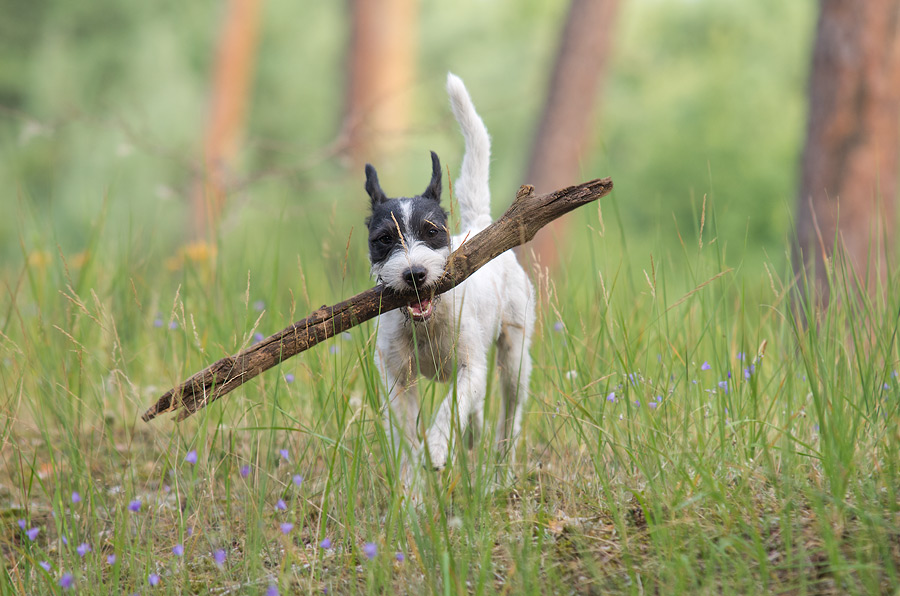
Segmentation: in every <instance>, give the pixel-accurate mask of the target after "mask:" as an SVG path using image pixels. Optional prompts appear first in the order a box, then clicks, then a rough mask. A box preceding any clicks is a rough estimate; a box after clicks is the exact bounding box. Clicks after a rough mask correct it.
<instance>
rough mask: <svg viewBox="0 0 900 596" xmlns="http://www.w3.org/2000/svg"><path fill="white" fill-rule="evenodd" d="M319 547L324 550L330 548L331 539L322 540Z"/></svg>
mask: <svg viewBox="0 0 900 596" xmlns="http://www.w3.org/2000/svg"><path fill="white" fill-rule="evenodd" d="M319 546H321V547H322V548H324V549H325V550H328V549H329V548H331V538H327V537H326V538H325V539H324V540H322V542H320V543H319Z"/></svg>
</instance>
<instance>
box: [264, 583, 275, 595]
mask: <svg viewBox="0 0 900 596" xmlns="http://www.w3.org/2000/svg"><path fill="white" fill-rule="evenodd" d="M266 596H278V586H277V585H275V584H269V587H268V588H266Z"/></svg>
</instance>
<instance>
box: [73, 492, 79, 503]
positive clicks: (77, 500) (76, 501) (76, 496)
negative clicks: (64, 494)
mask: <svg viewBox="0 0 900 596" xmlns="http://www.w3.org/2000/svg"><path fill="white" fill-rule="evenodd" d="M72 502H73V503H80V502H81V495H79V494H78V491H72Z"/></svg>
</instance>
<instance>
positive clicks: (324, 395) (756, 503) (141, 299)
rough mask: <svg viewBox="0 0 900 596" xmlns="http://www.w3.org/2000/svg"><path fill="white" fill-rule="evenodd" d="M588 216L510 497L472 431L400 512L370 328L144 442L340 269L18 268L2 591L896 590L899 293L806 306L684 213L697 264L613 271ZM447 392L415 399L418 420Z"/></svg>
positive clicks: (217, 258) (545, 326)
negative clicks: (209, 376) (188, 388)
mask: <svg viewBox="0 0 900 596" xmlns="http://www.w3.org/2000/svg"><path fill="white" fill-rule="evenodd" d="M611 203H612V204H613V205H614V204H615V201H612V202H611ZM610 211H611V210H610V209H608V208H607V209H606V210H605V211H604V210H603V205H602V203H601V206H600V207H599V208H592V207H587V208H584V209H582V211H581V212H577V213H575V214H572V215H570V217H572V218H573V220H574V224H573V225H574V226H575V227H576V228H577V229H583V230H585V233H584V237H583V239H580V240H579V241H578V247H579V250H583V251H584V254H583V256H584V258H581V259H573V260H571V261H569V262H568V265H567V269H566V270H565V271H564V274H563V275H557V276H555V277H547V276H544V275H541V274H540V271H539V270H537V271H536V272H535V275H534V278H535V281H536V285H537V286H538V287H539V304H538V312H539V313H540V315H539V321H540V322H539V329H538V331H537V334H536V341H535V346H534V349H533V356H534V359H535V374H534V377H533V380H532V387H531V390H532V395H531V401H530V407H529V415H528V417H527V422H526V423H525V432H524V435H525V436H524V439H523V446H522V448H521V449H520V454H521V456H520V462H519V464H518V465H517V466H516V467H515V469H514V473H515V480H514V481H513V482H511V483H507V482H498V481H497V478H498V477H505V470H506V466H508V465H509V463H508V462H506V461H504V460H502V459H500V460H498V459H497V458H496V457H495V456H494V453H493V449H492V447H491V445H492V436H491V435H492V433H491V432H490V431H488V432H486V433H485V434H484V435H483V436H482V437H481V438H480V440H478V441H476V442H475V443H474V445H467V444H466V443H465V442H460V443H459V445H458V448H457V453H456V458H455V462H454V463H453V464H452V465H451V466H450V467H448V468H447V469H446V470H445V471H443V472H441V473H434V474H431V475H429V476H428V482H427V486H426V487H425V492H424V495H423V499H422V502H421V504H420V505H418V506H415V505H412V504H410V502H409V499H408V498H407V497H408V495H406V494H405V492H404V491H403V490H402V489H401V488H400V486H399V483H398V471H397V467H396V465H395V463H396V462H394V461H392V458H391V457H390V453H391V450H390V448H389V446H388V445H387V438H386V436H385V433H384V430H383V428H382V425H381V419H382V409H381V408H382V405H381V404H382V402H381V400H382V397H381V394H380V390H379V389H378V379H377V375H376V373H375V372H374V370H373V366H372V359H371V356H372V354H371V350H372V343H373V333H374V331H375V324H374V323H370V324H367V325H363V326H361V327H357V328H355V329H354V330H353V331H352V332H351V333H346V334H344V335H343V336H341V337H338V338H334V339H333V340H330V341H329V342H327V343H326V344H323V345H320V346H318V347H317V348H315V349H314V350H313V351H310V352H308V353H305V354H302V355H300V356H298V357H297V358H294V359H293V360H290V361H287V362H285V363H284V364H282V365H281V366H280V367H278V368H276V369H273V370H272V371H269V372H268V373H266V374H264V375H263V376H261V377H260V378H259V379H257V380H254V381H252V382H250V383H248V384H246V385H245V386H243V387H242V388H240V389H239V390H238V391H235V392H234V393H233V394H231V395H229V396H227V397H226V398H225V399H223V400H222V401H221V402H219V403H216V404H214V405H212V406H210V407H209V408H207V409H205V410H203V411H201V412H200V413H198V414H197V415H195V416H193V417H192V418H190V419H188V420H187V421H185V422H182V423H179V424H176V423H174V422H172V421H171V420H159V421H154V422H153V423H151V424H149V425H148V424H144V423H142V422H140V421H139V415H140V413H141V412H142V411H143V409H144V408H146V407H147V406H149V405H150V404H151V403H152V402H153V401H154V400H155V399H156V397H158V395H159V394H160V393H161V392H162V391H164V390H165V389H167V388H168V387H169V386H171V385H173V384H174V383H175V382H177V381H179V380H181V379H182V378H185V377H187V376H188V375H189V374H191V373H192V372H194V371H196V370H199V369H200V368H202V367H204V366H205V365H206V364H208V363H209V362H211V361H212V360H214V359H217V358H218V357H220V356H221V355H223V354H225V353H232V352H235V351H236V350H237V349H239V348H240V347H242V346H245V345H248V344H249V343H250V342H253V341H255V339H258V338H260V337H262V335H263V334H266V335H267V334H268V333H269V332H271V331H275V330H277V329H279V328H280V327H281V326H284V325H286V323H287V322H289V321H292V320H295V319H299V318H300V317H301V316H302V315H303V314H305V313H306V312H307V311H309V310H311V309H312V308H314V307H315V305H317V303H318V302H321V300H319V298H318V296H319V295H320V294H322V293H323V292H320V291H319V290H320V289H322V288H324V287H326V286H327V285H328V284H329V279H330V280H331V283H332V284H337V285H338V286H339V287H338V289H337V291H339V292H347V291H348V286H355V285H356V282H353V283H352V284H351V283H350V282H349V281H347V280H346V279H343V278H340V277H338V280H339V281H335V280H334V278H331V277H330V276H329V275H326V274H325V273H323V272H326V271H329V270H331V271H336V272H340V271H345V270H349V269H351V268H352V267H350V265H349V262H350V261H352V260H354V259H359V258H364V255H362V254H361V253H362V251H363V250H364V248H363V247H361V246H354V248H352V249H348V250H346V251H344V253H345V254H341V252H340V251H335V253H334V254H333V255H332V257H331V258H330V260H331V263H328V261H329V258H327V257H326V258H321V257H320V259H321V260H322V262H318V263H317V262H315V261H311V262H310V261H303V262H300V263H299V265H298V264H297V263H294V264H293V267H291V266H283V267H276V266H269V267H265V266H263V265H257V266H255V267H249V268H248V267H246V266H238V265H237V264H236V263H240V262H241V257H240V251H241V249H240V248H238V249H236V250H223V251H221V252H213V251H211V250H210V249H209V247H208V246H207V247H204V246H195V247H194V248H193V250H192V251H186V252H185V254H184V255H183V256H182V260H181V262H179V263H170V264H169V266H170V267H171V270H170V269H166V268H164V267H163V268H158V267H156V265H155V264H154V263H152V262H148V261H146V260H142V259H141V257H140V255H132V259H133V260H129V259H128V258H127V255H122V253H118V254H116V255H114V256H113V257H110V255H108V254H105V253H104V251H98V252H92V253H90V254H86V255H82V256H81V258H80V259H76V258H74V257H72V258H67V257H66V256H65V255H63V254H58V255H49V254H43V255H42V254H39V253H37V254H32V255H31V256H30V258H29V259H28V260H27V261H26V262H25V264H24V265H23V267H22V269H21V271H20V273H19V275H18V276H16V277H15V278H14V279H12V280H11V283H10V285H8V286H7V290H8V291H9V293H8V294H7V295H8V296H12V297H13V298H14V299H13V300H9V299H8V298H7V299H6V302H5V305H4V319H3V327H2V329H0V331H2V333H3V335H2V342H3V343H2V349H3V359H4V366H3V368H2V379H3V386H4V388H5V389H4V396H3V398H4V403H3V412H4V418H3V427H2V437H0V438H2V445H3V450H2V452H3V460H4V461H3V477H2V480H0V482H2V491H3V492H2V506H3V515H4V520H5V521H4V530H3V535H2V548H3V552H4V557H3V559H2V561H3V575H2V586H3V592H4V593H22V594H37V593H52V592H55V591H59V590H67V589H70V588H71V589H72V590H76V591H79V592H83V593H97V592H98V591H99V592H110V593H131V592H141V593H149V592H151V591H153V592H161V593H183V592H196V593H219V592H229V593H233V592H238V593H261V592H264V591H268V592H267V593H275V592H276V591H277V590H280V591H281V593H290V592H293V591H327V592H328V593H359V592H366V593H372V592H401V593H402V592H419V593H421V592H428V593H444V594H449V593H479V594H481V593H507V592H510V593H569V592H576V593H600V592H604V593H608V592H614V593H616V592H618V593H647V592H649V593H673V592H675V593H678V592H690V593H742V594H745V593H761V592H790V593H890V592H893V591H895V590H896V589H897V587H898V585H900V580H898V576H897V570H898V568H897V565H898V563H900V530H898V528H900V524H898V521H900V518H898V495H897V489H898V486H900V484H898V464H900V461H898V454H900V449H898V447H900V445H898V440H900V433H898V426H897V419H898V418H897V417H898V408H900V400H898V392H900V383H898V379H897V361H898V359H897V347H896V333H897V314H896V313H897V312H898V308H900V304H898V302H897V299H896V292H895V291H890V292H887V294H886V295H887V296H888V299H887V300H886V301H882V300H877V299H873V298H871V297H868V296H867V295H866V294H865V293H863V292H860V291H858V289H857V288H856V287H855V286H854V285H853V284H852V283H850V282H849V281H844V282H840V283H838V280H847V279H849V276H846V275H844V274H843V272H842V270H841V267H840V264H837V265H836V267H835V275H834V279H835V282H836V283H835V285H834V292H835V295H836V296H839V299H837V300H834V301H833V302H832V305H831V306H829V307H828V308H826V309H824V310H817V309H815V308H814V307H813V306H812V304H810V303H805V302H803V301H802V300H795V299H793V296H796V295H797V294H796V293H795V292H793V289H796V288H795V286H794V285H793V282H792V280H791V278H790V277H789V276H788V275H787V274H786V273H784V272H779V271H776V270H775V267H774V266H773V267H770V268H769V271H768V274H766V275H765V276H764V277H763V278H760V279H755V280H752V279H748V276H747V275H743V274H742V273H741V271H740V265H738V266H737V267H729V266H727V265H726V262H725V259H724V257H723V254H722V253H723V251H722V242H721V241H720V239H719V238H717V236H716V233H715V228H714V223H713V224H708V223H706V221H707V219H708V220H710V221H712V222H714V221H715V218H714V217H712V216H711V215H709V214H707V213H705V212H702V213H701V214H700V215H701V219H700V221H703V222H704V225H705V226H706V228H705V229H703V230H698V234H699V237H700V238H702V239H704V242H702V244H701V243H700V242H698V243H697V244H696V245H694V246H689V245H684V246H682V251H681V252H680V253H663V254H662V255H661V256H658V257H653V258H652V260H651V261H650V263H649V266H648V267H647V268H646V269H643V270H641V271H640V272H638V273H633V272H632V271H633V269H632V270H628V269H625V268H624V267H622V261H621V257H620V256H617V255H619V254H620V253H621V250H622V244H623V243H624V242H626V240H625V237H624V236H623V235H622V234H620V233H617V232H613V231H611V230H610V227H611V226H610V224H609V223H608V220H610V219H613V218H612V215H613V214H612V213H610ZM612 211H613V212H614V211H615V209H614V208H613V209H612ZM604 216H605V217H604ZM604 221H607V223H605V224H604V223H603V222H604ZM700 221H698V225H699V223H700ZM604 228H605V230H606V231H605V232H603V230H604ZM94 234H95V240H96V244H95V245H96V246H102V245H103V244H104V237H105V235H106V234H107V231H106V230H105V228H104V227H103V226H102V225H98V227H97V228H96V229H95V231H94ZM282 240H283V239H282V238H280V236H279V235H278V234H276V235H275V236H271V235H270V236H269V237H268V239H267V240H266V241H264V242H263V246H262V248H263V249H265V248H266V246H265V245H266V244H267V243H273V244H278V243H279V242H280V241H282ZM336 244H337V245H338V246H342V247H343V245H344V244H345V242H344V241H341V242H339V243H337V242H336ZM357 244H360V243H357ZM225 246H228V244H227V243H225ZM262 252H263V254H265V252H266V251H265V250H263V251H262ZM610 255H612V256H610ZM76 256H77V255H76ZM242 264H244V265H246V263H242ZM345 266H346V267H345ZM357 266H361V265H357ZM678 269H680V270H682V271H684V272H685V273H683V274H682V275H681V276H676V275H673V274H672V273H670V272H671V271H675V270H678ZM339 275H340V273H338V276H339ZM363 283H364V282H363ZM800 283H802V281H801V282H800ZM892 287H895V286H892ZM806 321H809V322H810V324H806ZM445 390H446V389H445V387H444V386H441V385H439V384H435V383H427V384H425V385H424V390H423V392H422V394H423V403H424V406H423V407H424V411H425V412H426V415H427V413H428V412H430V411H431V409H432V408H433V406H434V403H435V401H436V400H437V399H439V398H440V397H442V396H443V395H444V392H445ZM490 392H491V394H492V395H495V394H496V392H497V388H496V387H491V389H490ZM492 406H493V409H492ZM495 408H496V399H494V400H490V401H489V406H488V412H487V416H488V419H489V420H495V419H496V410H495Z"/></svg>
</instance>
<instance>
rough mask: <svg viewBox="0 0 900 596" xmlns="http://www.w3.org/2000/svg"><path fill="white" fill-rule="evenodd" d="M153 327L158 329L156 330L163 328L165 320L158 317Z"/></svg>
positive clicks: (154, 320)
mask: <svg viewBox="0 0 900 596" xmlns="http://www.w3.org/2000/svg"><path fill="white" fill-rule="evenodd" d="M153 326H154V327H156V328H159V327H162V326H163V320H162V319H161V318H159V317H156V318H155V319H153Z"/></svg>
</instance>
